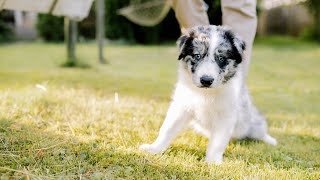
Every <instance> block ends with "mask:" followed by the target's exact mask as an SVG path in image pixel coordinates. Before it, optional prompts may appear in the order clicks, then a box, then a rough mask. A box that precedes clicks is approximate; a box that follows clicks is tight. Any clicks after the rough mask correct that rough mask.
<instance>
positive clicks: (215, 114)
mask: <svg viewBox="0 0 320 180" xmlns="http://www.w3.org/2000/svg"><path fill="white" fill-rule="evenodd" d="M177 44H178V46H179V49H180V55H179V58H178V60H180V62H179V66H178V82H177V83H176V88H175V91H174V94H173V98H172V102H171V105H170V107H169V110H168V112H167V116H166V118H165V120H164V122H163V125H162V127H161V129H160V132H159V136H158V137H157V139H156V140H155V142H153V143H152V144H144V145H142V146H140V149H141V150H145V151H147V152H150V153H160V152H162V151H164V150H165V149H166V148H167V147H168V146H169V145H170V142H171V141H172V139H173V138H174V137H176V136H177V135H178V133H180V132H181V130H182V129H184V128H185V127H186V126H188V125H191V126H192V127H193V128H194V129H195V130H196V132H198V133H201V134H203V135H204V136H206V137H207V138H209V144H208V147H207V151H206V161H207V162H210V163H216V164H220V163H222V159H223V153H224V151H225V149H226V147H227V145H228V143H229V141H230V139H231V138H234V139H243V138H251V139H258V140H262V141H264V142H266V143H268V144H272V145H276V144H277V141H276V140H275V139H274V138H273V137H271V136H270V135H269V134H268V132H267V125H266V120H265V118H264V117H263V115H261V114H260V113H259V111H258V110H257V108H256V107H255V106H254V104H253V103H252V100H251V97H250V95H249V91H248V89H247V87H246V85H245V75H244V73H245V72H244V68H243V67H242V66H243V63H242V61H243V53H244V50H245V43H244V41H243V40H241V39H240V38H239V37H237V36H235V35H234V34H233V33H232V31H231V30H230V29H228V28H226V27H222V26H197V27H194V28H191V29H189V30H188V31H187V32H186V33H185V34H183V35H182V36H181V37H180V38H179V39H178V41H177Z"/></svg>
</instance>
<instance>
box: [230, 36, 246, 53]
mask: <svg viewBox="0 0 320 180" xmlns="http://www.w3.org/2000/svg"><path fill="white" fill-rule="evenodd" d="M233 41H234V46H235V47H236V48H237V50H238V52H239V53H240V54H241V55H243V52H244V51H245V50H246V43H245V42H244V41H243V40H242V39H241V38H239V37H238V36H235V37H234V39H233Z"/></svg>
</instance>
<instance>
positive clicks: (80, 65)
mask: <svg viewBox="0 0 320 180" xmlns="http://www.w3.org/2000/svg"><path fill="white" fill-rule="evenodd" d="M61 67H63V68H81V69H88V68H91V66H90V65H89V64H87V63H84V62H82V61H79V60H77V61H73V60H67V61H66V62H65V63H63V64H61Z"/></svg>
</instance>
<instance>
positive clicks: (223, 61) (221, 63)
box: [214, 53, 229, 70]
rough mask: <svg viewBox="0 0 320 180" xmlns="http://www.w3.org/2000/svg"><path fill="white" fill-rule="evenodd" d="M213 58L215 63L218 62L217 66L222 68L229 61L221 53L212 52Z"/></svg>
mask: <svg viewBox="0 0 320 180" xmlns="http://www.w3.org/2000/svg"><path fill="white" fill-rule="evenodd" d="M214 59H215V61H216V63H217V64H218V66H219V67H220V68H221V69H222V70H224V69H225V68H226V66H227V65H228V64H229V61H228V59H227V58H226V57H224V56H223V55H221V54H217V53H215V54H214Z"/></svg>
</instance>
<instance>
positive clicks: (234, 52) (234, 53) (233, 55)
mask: <svg viewBox="0 0 320 180" xmlns="http://www.w3.org/2000/svg"><path fill="white" fill-rule="evenodd" d="M222 34H223V38H224V39H225V40H226V41H228V42H229V43H230V45H231V49H230V50H229V52H228V55H229V57H228V58H229V59H234V60H235V61H236V63H237V64H239V63H241V62H242V56H241V54H240V52H239V51H238V49H237V48H236V46H235V45H234V43H235V38H236V37H235V36H234V34H233V33H232V32H231V31H230V30H227V31H223V32H222ZM241 46H242V47H243V48H245V44H244V43H241Z"/></svg>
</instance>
